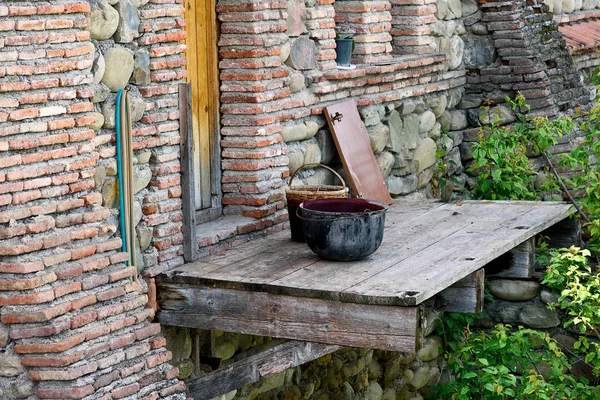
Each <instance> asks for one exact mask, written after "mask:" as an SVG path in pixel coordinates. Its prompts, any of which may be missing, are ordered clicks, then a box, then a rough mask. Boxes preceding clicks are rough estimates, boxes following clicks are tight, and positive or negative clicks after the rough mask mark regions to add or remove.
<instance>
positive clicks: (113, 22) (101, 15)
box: [87, 1, 119, 40]
mask: <svg viewBox="0 0 600 400" xmlns="http://www.w3.org/2000/svg"><path fill="white" fill-rule="evenodd" d="M118 26H119V12H118V11H117V10H115V9H114V8H112V7H111V6H110V5H109V4H108V3H107V2H106V1H100V2H99V3H98V8H95V9H92V11H91V12H90V24H89V25H88V27H87V30H88V31H89V32H90V37H91V38H92V39H96V40H106V39H108V38H110V37H111V36H112V35H113V34H114V33H115V32H116V31H117V27H118Z"/></svg>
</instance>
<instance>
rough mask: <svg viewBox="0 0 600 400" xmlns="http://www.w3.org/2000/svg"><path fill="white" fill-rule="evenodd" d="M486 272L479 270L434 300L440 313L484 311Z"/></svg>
mask: <svg viewBox="0 0 600 400" xmlns="http://www.w3.org/2000/svg"><path fill="white" fill-rule="evenodd" d="M484 277H485V272H484V270H483V269H479V270H477V271H475V272H473V273H472V274H471V275H469V276H467V277H466V278H463V279H461V280H460V281H458V282H456V283H455V284H453V285H452V286H450V287H448V288H446V289H444V290H442V291H441V292H440V293H438V294H437V295H436V296H435V297H434V298H432V303H433V304H432V306H433V307H434V308H435V309H436V310H439V311H449V312H463V313H478V312H482V311H483V298H484V291H485V287H484V286H485V285H484Z"/></svg>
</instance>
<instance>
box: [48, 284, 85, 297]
mask: <svg viewBox="0 0 600 400" xmlns="http://www.w3.org/2000/svg"><path fill="white" fill-rule="evenodd" d="M80 291H81V282H72V283H69V284H68V285H63V286H57V287H55V288H54V296H56V297H61V296H65V295H67V294H71V293H77V292H80Z"/></svg>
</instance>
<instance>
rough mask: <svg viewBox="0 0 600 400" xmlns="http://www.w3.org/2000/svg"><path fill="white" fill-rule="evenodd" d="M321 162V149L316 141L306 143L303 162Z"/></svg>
mask: <svg viewBox="0 0 600 400" xmlns="http://www.w3.org/2000/svg"><path fill="white" fill-rule="evenodd" d="M320 162H321V149H319V145H318V144H316V143H308V144H307V145H306V153H305V154H304V164H319V163H320Z"/></svg>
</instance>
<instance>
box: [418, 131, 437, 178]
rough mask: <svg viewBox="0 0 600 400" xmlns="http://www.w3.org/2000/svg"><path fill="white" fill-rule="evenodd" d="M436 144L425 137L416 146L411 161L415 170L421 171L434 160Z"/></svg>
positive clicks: (433, 162)
mask: <svg viewBox="0 0 600 400" xmlns="http://www.w3.org/2000/svg"><path fill="white" fill-rule="evenodd" d="M436 151H437V146H436V144H435V142H434V141H433V139H431V138H426V139H424V140H423V141H422V142H421V145H420V146H419V147H417V149H416V150H415V152H414V155H413V163H414V165H415V171H416V172H421V171H423V170H425V169H427V168H429V167H431V166H433V165H434V164H435V162H436V157H435V152H436Z"/></svg>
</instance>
